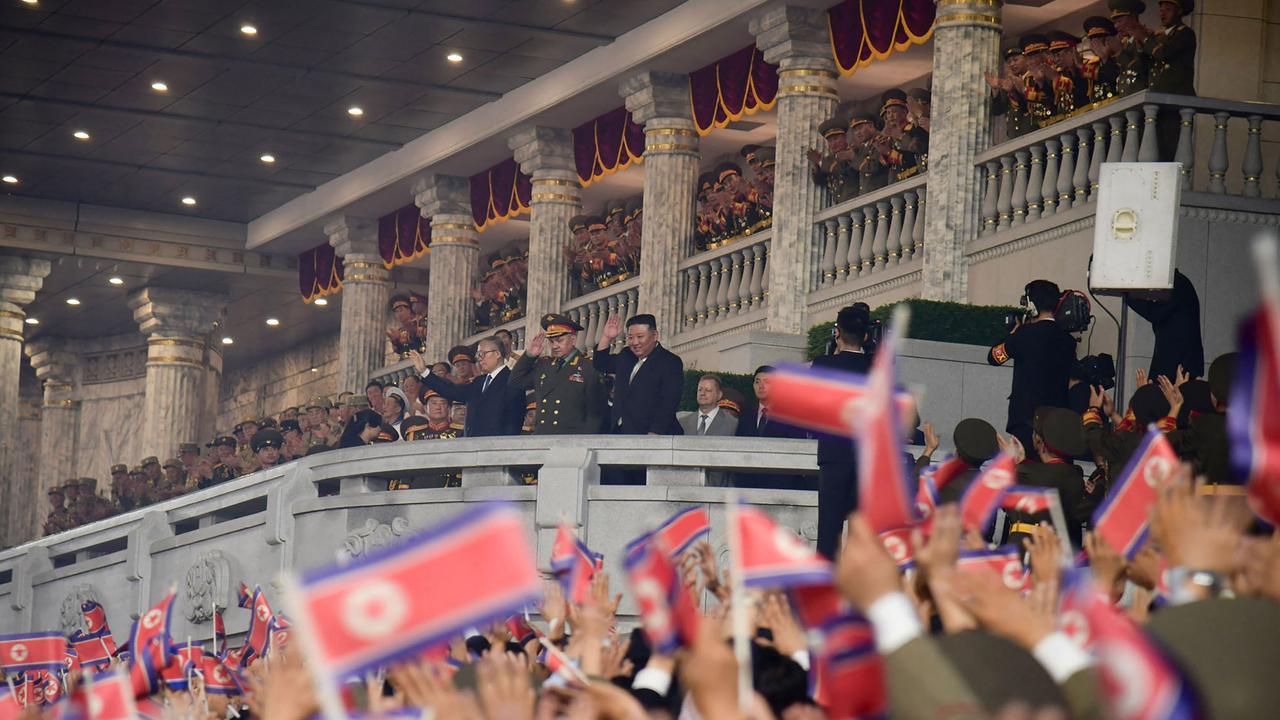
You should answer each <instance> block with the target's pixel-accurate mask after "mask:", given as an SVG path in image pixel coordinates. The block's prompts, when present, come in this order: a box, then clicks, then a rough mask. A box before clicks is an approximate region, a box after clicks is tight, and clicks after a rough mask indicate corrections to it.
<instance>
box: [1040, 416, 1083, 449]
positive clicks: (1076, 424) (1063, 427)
mask: <svg viewBox="0 0 1280 720" xmlns="http://www.w3.org/2000/svg"><path fill="white" fill-rule="evenodd" d="M1040 409H1041V410H1042V411H1043V412H1042V413H1041V415H1040V439H1041V440H1043V441H1044V444H1045V445H1046V446H1048V448H1049V450H1051V451H1052V452H1053V453H1054V454H1055V455H1058V456H1060V457H1067V458H1069V457H1075V456H1077V455H1079V454H1080V453H1083V452H1084V450H1085V444H1084V429H1083V427H1082V426H1081V423H1080V415H1078V414H1077V413H1075V412H1074V411H1072V410H1068V409H1067V408H1060V407H1046V408H1040Z"/></svg>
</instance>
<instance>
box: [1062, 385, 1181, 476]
mask: <svg viewBox="0 0 1280 720" xmlns="http://www.w3.org/2000/svg"><path fill="white" fill-rule="evenodd" d="M1102 405H1103V400H1102V393H1101V391H1100V389H1096V390H1095V391H1094V393H1093V395H1092V396H1091V397H1090V401H1089V409H1088V410H1086V411H1085V412H1084V416H1083V418H1082V422H1083V425H1084V438H1085V443H1086V444H1087V445H1088V446H1089V450H1090V452H1092V453H1093V456H1094V458H1095V459H1096V460H1097V461H1098V464H1100V465H1102V466H1104V468H1105V469H1106V472H1107V478H1108V479H1109V480H1110V481H1111V482H1114V481H1115V480H1116V476H1117V475H1118V474H1119V473H1120V472H1121V471H1122V470H1123V469H1124V467H1125V466H1126V465H1128V464H1129V458H1131V457H1132V456H1133V452H1134V450H1136V449H1137V448H1138V445H1140V444H1141V443H1142V439H1143V437H1145V436H1146V432H1147V426H1148V425H1150V424H1152V423H1155V424H1156V425H1157V426H1158V427H1159V428H1160V429H1161V430H1163V431H1164V432H1171V431H1173V430H1174V428H1175V424H1176V421H1175V419H1174V418H1175V417H1176V416H1177V412H1178V410H1180V409H1181V407H1178V408H1172V407H1170V405H1169V400H1168V399H1167V398H1166V397H1165V396H1164V393H1163V392H1162V391H1161V390H1160V388H1159V386H1157V385H1156V384H1155V383H1147V384H1146V385H1143V386H1141V387H1139V388H1138V389H1137V390H1136V391H1135V392H1134V393H1133V397H1132V398H1130V400H1129V408H1128V410H1126V411H1125V414H1124V416H1123V417H1122V418H1120V421H1119V422H1115V423H1111V427H1108V420H1107V418H1106V415H1105V412H1104V410H1103V408H1102Z"/></svg>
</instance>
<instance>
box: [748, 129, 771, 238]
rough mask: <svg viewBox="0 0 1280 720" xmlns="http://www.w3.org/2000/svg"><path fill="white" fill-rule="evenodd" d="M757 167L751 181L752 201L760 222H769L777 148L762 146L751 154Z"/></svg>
mask: <svg viewBox="0 0 1280 720" xmlns="http://www.w3.org/2000/svg"><path fill="white" fill-rule="evenodd" d="M752 157H754V158H755V159H756V163H757V165H758V167H757V168H756V176H755V178H754V179H753V180H752V181H751V189H752V193H753V197H752V201H753V202H754V203H755V205H756V207H757V208H758V210H759V213H760V222H761V223H769V222H772V219H773V178H774V169H775V168H776V166H777V150H775V149H774V148H771V147H762V148H760V149H759V150H756V152H755V153H754V154H753V155H752Z"/></svg>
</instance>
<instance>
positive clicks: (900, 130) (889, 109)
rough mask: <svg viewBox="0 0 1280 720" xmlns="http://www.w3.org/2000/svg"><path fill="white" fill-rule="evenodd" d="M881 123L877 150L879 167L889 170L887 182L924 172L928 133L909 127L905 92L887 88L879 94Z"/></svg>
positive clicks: (909, 121) (922, 129)
mask: <svg viewBox="0 0 1280 720" xmlns="http://www.w3.org/2000/svg"><path fill="white" fill-rule="evenodd" d="M880 117H881V118H882V119H883V120H884V129H883V130H881V134H880V140H879V141H878V144H877V147H878V149H879V150H880V164H882V165H884V166H885V167H886V168H888V170H889V174H890V182H894V181H897V180H903V179H906V178H908V177H911V176H912V175H914V174H916V173H918V172H920V171H921V170H923V169H924V167H925V163H926V158H927V157H928V154H929V132H928V131H927V130H925V129H924V128H922V127H919V126H918V125H914V124H912V122H911V120H910V118H909V117H908V116H907V93H906V91H904V90H902V89H901V88H890V89H889V90H886V91H884V93H883V94H881V95H880Z"/></svg>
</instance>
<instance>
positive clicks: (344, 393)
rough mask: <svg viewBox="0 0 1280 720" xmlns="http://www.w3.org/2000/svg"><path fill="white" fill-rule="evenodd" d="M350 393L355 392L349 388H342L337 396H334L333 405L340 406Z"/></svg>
mask: <svg viewBox="0 0 1280 720" xmlns="http://www.w3.org/2000/svg"><path fill="white" fill-rule="evenodd" d="M352 395H355V393H353V392H351V391H350V390H343V391H342V392H340V393H338V397H336V398H334V400H333V406H334V407H341V406H342V404H343V403H345V402H346V401H347V398H349V397H351V396H352Z"/></svg>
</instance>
